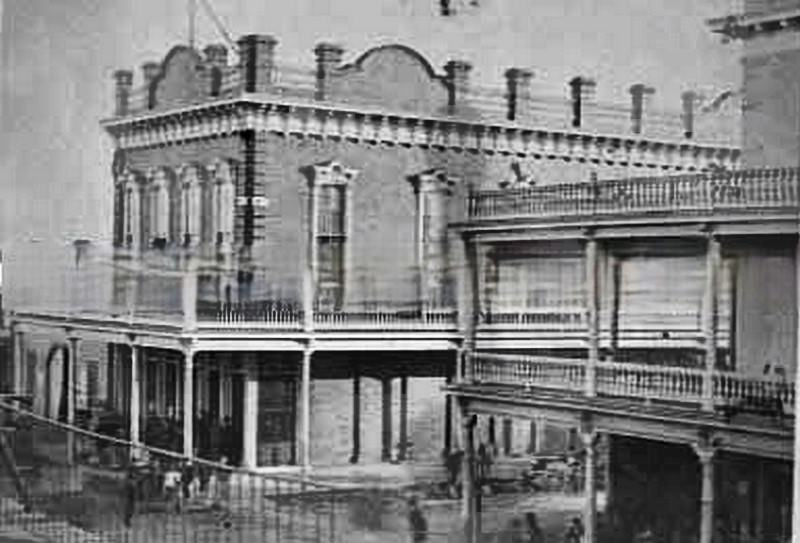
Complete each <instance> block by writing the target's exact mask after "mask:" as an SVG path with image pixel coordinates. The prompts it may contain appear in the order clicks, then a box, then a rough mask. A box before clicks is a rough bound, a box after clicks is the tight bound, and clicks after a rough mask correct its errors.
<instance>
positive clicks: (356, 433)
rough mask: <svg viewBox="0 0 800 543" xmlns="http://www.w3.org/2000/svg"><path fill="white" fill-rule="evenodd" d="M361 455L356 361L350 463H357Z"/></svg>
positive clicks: (359, 374)
mask: <svg viewBox="0 0 800 543" xmlns="http://www.w3.org/2000/svg"><path fill="white" fill-rule="evenodd" d="M360 455H361V367H360V366H359V364H358V362H356V364H355V366H354V368H353V452H352V454H351V455H350V463H351V464H357V463H358V457H359V456H360Z"/></svg>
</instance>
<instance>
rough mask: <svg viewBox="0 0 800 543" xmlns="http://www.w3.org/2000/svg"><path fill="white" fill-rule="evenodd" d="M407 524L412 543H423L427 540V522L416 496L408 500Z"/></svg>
mask: <svg viewBox="0 0 800 543" xmlns="http://www.w3.org/2000/svg"><path fill="white" fill-rule="evenodd" d="M408 523H409V527H410V528H411V540H412V541H413V543H423V542H424V541H427V540H428V521H427V520H425V514H424V513H423V512H422V509H421V508H420V506H419V500H417V497H416V496H411V497H410V498H409V499H408Z"/></svg>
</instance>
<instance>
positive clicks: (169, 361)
mask: <svg viewBox="0 0 800 543" xmlns="http://www.w3.org/2000/svg"><path fill="white" fill-rule="evenodd" d="M277 51H278V50H277V41H276V40H275V39H274V38H272V37H270V36H246V37H244V38H242V39H241V40H240V41H239V43H238V53H239V60H238V63H235V64H234V63H231V62H229V60H228V53H227V50H226V49H225V48H224V47H222V46H219V45H212V46H209V47H207V48H205V49H204V51H203V52H202V53H201V52H199V51H197V50H194V49H192V48H189V47H185V46H178V47H176V48H174V49H173V50H171V51H170V52H169V53H168V54H167V55H166V57H165V58H164V59H163V61H162V62H160V63H155V62H151V63H146V64H145V65H144V66H143V67H142V73H141V77H142V81H143V85H142V86H140V87H137V88H134V86H133V81H134V74H133V73H132V72H130V71H124V70H122V71H118V72H116V73H115V75H114V77H115V81H116V90H115V92H116V96H115V98H116V101H115V106H116V111H115V115H114V116H113V117H112V118H109V119H107V120H105V121H104V122H103V125H104V126H105V128H106V130H107V131H108V133H109V134H110V136H111V137H112V139H113V141H114V143H115V148H116V150H115V160H114V166H113V171H112V172H109V183H112V184H113V185H114V199H115V214H114V229H113V230H114V239H113V247H109V248H104V247H102V246H100V245H99V244H98V245H97V246H90V247H86V248H84V249H83V251H84V252H83V253H82V255H83V256H82V259H78V258H75V262H74V264H71V265H70V266H69V269H68V270H67V271H65V272H64V274H65V275H64V276H63V279H62V281H61V285H62V286H63V287H64V288H63V289H62V291H66V294H64V292H60V293H58V294H55V293H53V295H52V296H49V294H48V295H43V294H42V293H39V296H40V299H38V300H34V301H31V302H29V303H21V304H19V307H15V308H14V309H15V311H14V315H13V318H12V323H13V326H14V338H15V345H16V351H15V353H16V354H15V374H16V375H17V376H19V377H18V379H19V381H18V384H19V387H21V388H24V389H26V390H29V391H31V392H33V391H35V390H42V389H45V390H49V391H50V392H52V394H53V395H54V396H55V398H51V399H48V400H46V401H45V400H39V401H38V402H37V403H36V408H37V409H39V410H43V411H45V412H48V413H51V414H53V415H61V416H63V417H64V418H65V419H66V420H67V421H69V422H79V421H80V420H82V415H84V414H86V415H89V414H90V413H91V412H93V411H98V410H110V411H112V412H116V413H117V414H118V415H121V417H122V418H123V419H124V423H123V426H124V430H125V435H127V436H128V437H129V438H130V439H132V440H133V441H139V440H142V441H144V442H146V443H150V444H157V445H163V446H169V447H172V448H176V449H178V450H182V451H184V452H186V453H187V454H191V453H193V452H194V451H195V449H198V450H199V452H200V453H201V454H205V453H206V452H208V451H206V450H204V449H207V448H208V447H207V445H208V444H207V443H206V441H207V439H208V437H207V436H204V435H203V428H204V426H206V425H207V423H209V421H211V422H210V424H230V425H231V426H232V427H233V431H234V432H235V435H237V436H238V437H237V439H236V440H235V441H236V447H234V449H235V450H230V451H227V453H228V456H233V458H232V459H231V460H233V461H236V462H239V463H241V464H243V465H245V466H248V467H257V466H271V465H285V464H301V465H309V464H318V465H319V464H334V463H346V462H357V461H365V462H371V461H378V460H384V461H386V460H390V459H400V460H402V459H409V458H410V457H412V456H413V458H414V459H416V460H420V461H438V460H439V458H440V453H441V451H442V449H447V448H449V447H451V446H452V445H453V443H454V441H455V440H456V437H455V433H456V432H455V428H456V426H455V421H456V419H457V414H456V413H455V410H454V409H453V408H452V405H451V401H450V400H449V399H448V398H447V396H446V395H445V394H444V392H442V390H441V389H442V387H443V386H444V385H445V384H446V383H447V382H448V381H451V380H452V379H454V378H455V376H456V375H457V374H458V372H459V367H460V364H459V361H460V360H461V358H462V355H463V352H464V348H465V347H469V346H470V345H471V343H470V341H471V340H470V339H469V338H470V336H469V332H468V329H469V328H470V324H469V322H470V320H471V319H472V310H471V308H470V307H467V306H465V305H464V304H465V303H466V302H465V300H466V299H465V298H464V297H463V296H462V295H461V289H463V288H465V284H466V283H465V282H464V281H463V277H464V270H465V269H468V266H469V258H468V256H467V255H464V254H463V246H462V244H461V241H460V238H459V236H458V234H457V232H456V231H454V230H453V229H451V228H448V225H449V224H451V223H457V222H459V221H460V220H461V219H462V218H463V217H464V216H465V213H466V211H467V210H466V207H465V206H466V204H467V202H468V201H469V198H468V196H469V194H470V193H472V192H474V191H476V190H479V189H488V188H493V187H505V188H502V189H500V190H516V189H518V188H519V187H524V186H530V185H533V184H538V185H542V186H543V187H546V186H547V185H553V186H554V187H555V186H557V184H558V183H563V182H588V181H590V180H594V179H610V178H615V177H620V176H627V175H647V174H652V173H653V172H658V173H659V174H670V173H672V174H682V173H692V172H695V173H696V172H705V171H709V170H711V169H719V168H723V169H730V168H735V167H736V165H737V163H738V158H739V156H738V155H739V152H738V149H737V148H736V147H735V146H729V145H724V144H719V143H715V142H714V136H713V134H712V135H709V134H705V135H704V134H703V133H702V131H701V130H692V129H689V128H690V127H687V125H686V119H684V120H683V121H682V120H681V117H680V115H679V114H676V115H675V117H674V118H672V119H671V120H670V122H669V123H667V124H666V126H667V129H668V130H667V132H664V131H663V130H662V131H661V132H658V131H657V129H663V128H664V125H663V123H662V125H658V126H656V123H653V122H650V120H651V119H650V117H648V110H647V105H646V104H647V101H646V100H645V99H644V98H643V96H642V95H641V93H640V92H639V91H640V90H642V89H644V88H645V87H644V86H641V85H639V86H636V85H634V87H635V89H634V88H633V87H632V103H633V107H634V110H635V111H634V114H633V115H632V117H633V121H631V120H630V119H631V112H630V111H628V110H623V112H622V115H621V119H622V123H618V122H617V123H616V124H614V123H610V121H609V115H610V113H609V112H608V111H605V110H602V109H601V108H600V107H599V106H598V105H597V104H595V103H593V102H592V100H591V97H590V94H589V91H588V90H587V89H590V87H591V85H590V84H588V83H587V82H586V81H584V80H583V79H580V78H579V79H578V82H577V83H576V82H575V80H573V84H572V86H571V88H572V89H577V91H576V92H573V94H572V97H571V99H566V100H563V101H561V102H550V103H544V104H542V103H539V102H537V101H536V100H535V99H534V98H533V97H532V93H531V79H532V74H531V73H530V72H529V71H527V70H524V69H519V68H512V69H509V70H508V72H507V73H506V77H507V80H506V82H505V83H506V90H505V91H504V92H503V93H502V94H500V95H498V96H499V97H500V98H501V99H500V100H499V101H495V103H494V104H493V106H492V107H486V99H487V97H486V95H485V94H484V95H481V94H480V93H478V92H476V90H475V89H473V88H471V86H470V66H469V64H468V63H466V62H463V61H460V60H458V59H454V60H453V61H451V62H448V63H447V64H446V66H444V68H443V69H442V70H441V71H439V70H436V69H435V68H434V67H432V66H431V65H430V63H428V62H427V61H426V60H425V59H424V57H422V56H421V55H420V54H418V53H417V52H415V51H413V50H411V49H409V48H407V47H404V46H383V47H378V48H375V49H372V50H370V51H367V52H366V53H364V54H363V55H361V56H360V57H358V58H357V59H356V60H355V61H354V62H352V63H350V64H345V63H343V56H344V52H343V50H342V49H341V48H340V47H338V46H336V45H332V44H320V45H319V46H318V47H316V48H315V50H314V54H315V57H316V66H315V68H314V70H313V71H312V70H310V69H309V70H308V71H307V73H304V74H303V75H302V77H301V79H302V81H301V82H300V83H292V82H291V81H290V80H291V78H292V73H291V71H290V70H285V69H283V68H282V67H281V66H280V65H279V64H278V63H277V62H276V58H277ZM312 73H313V75H310V74H312ZM295 75H296V74H295ZM637 89H638V90H637ZM645 94H646V93H645ZM637 97H638V98H637ZM570 100H571V101H570ZM551 110H552V111H551ZM618 113H619V111H617V120H619V118H620V116H619V115H618ZM553 119H557V120H556V121H553ZM72 249H73V248H70V251H72ZM70 254H71V253H70ZM70 259H72V256H70ZM79 260H80V262H79ZM56 290H58V289H56ZM34 294H35V293H34ZM58 296H60V298H58V300H59V302H61V306H62V308H61V309H58V308H56V306H57V305H58V304H56V303H55V301H56V298H57V297H58ZM512 335H513V334H512ZM54 336H55V338H56V339H55V340H54ZM65 366H66V367H68V368H72V369H71V370H70V371H69V372H67V373H66V375H69V376H70V377H68V379H69V380H70V382H69V383H66V382H63V379H62V377H61V376H63V375H65V372H64V371H62V369H63V367H65ZM41 397H42V398H45V397H48V395H45V396H41ZM62 397H63V398H64V401H63V402H62V401H61V398H62ZM58 405H64V406H65V408H64V410H63V411H64V412H63V413H59V412H58V410H57V409H56V408H55V407H54V406H58ZM188 413H191V414H192V415H191V416H187V415H186V414H188ZM201 414H202V417H201ZM492 424H493V423H492ZM165 426H166V427H170V428H173V430H174V431H173V432H172V433H173V434H174V436H173V437H174V439H173V440H172V441H170V442H169V443H162V442H156V441H153V440H154V439H156V438H157V436H158V435H159V431H158V430H159V429H162V428H164V427H165ZM491 427H493V426H491ZM499 427H500V425H499V424H498V429H497V430H495V431H491V430H490V429H489V428H490V427H489V426H487V430H486V431H487V432H488V433H489V434H490V437H491V436H494V434H495V433H496V434H500V433H501V430H500V428H499ZM503 428H504V429H505V428H508V429H509V430H508V431H506V430H503V435H504V436H505V435H509V436H510V435H513V436H515V437H514V439H513V445H510V446H509V447H507V449H508V452H520V451H528V450H532V448H535V447H533V445H532V443H533V441H537V442H539V443H541V441H542V439H541V436H545V435H548V434H547V432H545V431H544V427H542V426H541V425H540V427H539V431H538V435H539V436H540V438H539V439H538V440H536V439H535V434H537V432H536V430H535V429H533V428H532V427H531V426H530V424H528V423H525V424H523V425H519V424H517V425H505V424H504V425H503ZM161 434H163V432H161ZM491 439H497V440H498V441H499V438H495V437H492V438H491ZM553 439H554V440H556V441H558V440H561V441H562V442H563V438H559V437H555V436H554V438H553ZM508 441H512V440H511V439H510V438H509V439H508Z"/></svg>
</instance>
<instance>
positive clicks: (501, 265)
mask: <svg viewBox="0 0 800 543" xmlns="http://www.w3.org/2000/svg"><path fill="white" fill-rule="evenodd" d="M495 266H496V270H494V272H493V275H494V277H488V278H487V279H488V282H489V283H490V287H491V290H492V291H493V292H490V299H489V302H490V303H489V310H490V312H491V313H495V314H503V313H515V314H518V313H522V314H537V315H540V321H541V322H542V323H549V322H550V321H551V320H552V321H553V322H554V323H555V322H564V319H567V322H575V321H577V320H579V319H580V318H581V315H582V314H583V312H584V308H585V304H586V299H585V287H584V266H583V260H582V259H581V258H580V257H577V256H576V257H571V256H536V257H527V258H504V259H501V260H498V261H497V262H496V264H495ZM490 273H491V272H490Z"/></svg>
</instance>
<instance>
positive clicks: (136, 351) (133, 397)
mask: <svg viewBox="0 0 800 543" xmlns="http://www.w3.org/2000/svg"><path fill="white" fill-rule="evenodd" d="M130 349H131V366H130V396H129V398H130V408H129V413H130V415H129V421H128V424H129V434H130V435H129V439H130V441H131V443H133V444H134V446H136V445H139V444H140V443H141V436H140V435H139V434H140V428H139V426H140V422H141V412H142V411H141V376H140V375H139V370H140V367H139V361H140V360H141V347H140V346H139V345H137V344H136V343H131V344H130ZM137 454H138V451H137V450H136V448H135V447H134V449H133V450H132V451H131V455H132V456H133V457H134V458H135V457H136V456H137Z"/></svg>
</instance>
